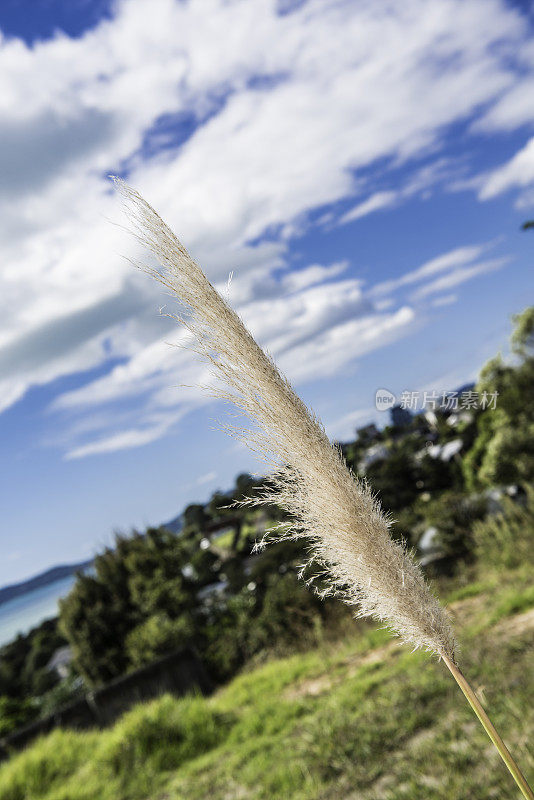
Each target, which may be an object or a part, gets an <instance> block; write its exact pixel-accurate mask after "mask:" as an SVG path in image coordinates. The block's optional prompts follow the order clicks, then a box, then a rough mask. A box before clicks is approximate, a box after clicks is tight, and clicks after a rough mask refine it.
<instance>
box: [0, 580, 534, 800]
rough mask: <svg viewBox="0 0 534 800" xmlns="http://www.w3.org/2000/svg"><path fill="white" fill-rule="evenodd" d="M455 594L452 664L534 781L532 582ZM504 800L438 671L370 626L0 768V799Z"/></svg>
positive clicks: (42, 745)
mask: <svg viewBox="0 0 534 800" xmlns="http://www.w3.org/2000/svg"><path fill="white" fill-rule="evenodd" d="M460 584H461V582H460ZM455 587H456V588H455V590H454V591H452V587H450V588H449V593H448V599H449V604H450V606H449V607H450V610H451V613H452V615H453V616H454V618H455V622H456V626H457V629H458V631H459V636H460V640H461V646H462V656H461V661H462V664H463V665H464V667H465V670H466V671H467V673H468V674H469V676H470V677H471V678H472V679H473V683H474V685H475V686H476V687H477V689H478V691H479V694H480V696H481V697H482V699H483V700H484V701H485V702H487V705H488V708H489V710H490V713H491V715H492V717H493V718H494V721H495V723H496V725H497V726H498V727H499V728H500V730H501V732H502V734H503V736H504V737H505V739H506V740H507V742H508V743H509V745H510V746H511V747H512V748H513V750H514V753H515V754H516V756H517V758H518V760H519V761H520V763H521V765H522V767H523V769H524V770H525V772H526V773H527V777H530V778H533V779H534V754H533V753H532V750H531V753H530V755H529V754H528V752H527V743H528V741H529V740H530V741H531V742H532V740H534V710H533V708H532V697H534V647H533V644H534V589H533V587H532V585H531V583H529V570H527V569H526V568H523V569H515V570H508V571H506V572H501V575H500V576H499V578H497V577H493V578H492V577H487V578H485V579H484V580H483V581H482V582H481V581H478V582H469V581H468V580H467V579H465V581H464V582H463V585H460V588H458V581H455ZM445 589H446V587H445ZM516 796H517V791H516V790H515V787H514V785H513V782H512V781H511V778H510V777H509V775H508V774H507V773H506V771H505V769H504V767H503V766H502V765H501V763H500V761H499V758H498V756H497V755H496V753H495V752H494V751H493V748H492V747H491V745H490V743H489V740H487V739H486V737H485V734H484V732H483V731H482V729H481V728H480V726H479V725H478V723H477V721H476V719H475V718H474V716H473V715H472V712H471V711H470V709H469V708H468V707H467V706H466V705H465V703H464V702H463V699H462V697H461V695H460V694H459V690H458V688H457V687H456V685H455V684H454V683H453V681H452V679H451V677H450V676H449V675H448V673H447V672H446V670H445V669H444V668H443V667H442V666H441V665H439V664H438V663H436V661H435V660H432V659H430V658H429V657H428V656H426V655H424V654H421V653H414V654H412V653H410V652H409V651H408V650H406V649H405V648H402V647H399V646H398V645H397V644H396V643H395V642H394V641H393V640H392V639H391V638H390V637H389V636H388V634H387V633H386V632H385V631H380V630H376V629H374V628H372V627H370V626H368V625H367V624H365V625H364V624H358V625H356V624H355V626H354V630H353V631H352V630H351V633H350V634H349V635H347V636H346V637H344V638H343V640H342V641H340V642H338V643H336V644H331V643H326V642H325V643H324V644H323V645H322V646H321V647H319V648H317V649H315V650H313V651H311V652H308V653H305V654H300V655H295V656H292V657H290V658H286V659H279V660H273V661H270V662H269V663H267V664H265V665H263V666H259V667H257V668H256V669H254V670H251V671H249V672H247V673H246V674H243V675H241V676H239V677H238V678H236V679H235V680H234V681H233V682H232V683H231V684H229V685H228V686H227V687H225V688H224V689H223V690H221V691H219V692H218V693H217V694H215V695H214V696H213V697H211V698H208V699H205V698H201V697H192V698H185V699H181V700H178V699H175V698H172V697H170V696H165V697H162V698H160V699H159V700H157V701H155V702H152V703H149V704H146V705H140V706H137V707H136V708H135V709H133V710H132V711H131V712H130V713H128V714H126V715H125V716H124V717H123V718H122V719H121V720H120V721H119V722H118V723H117V724H116V725H115V726H114V727H113V728H110V729H108V730H106V731H103V732H98V731H94V732H88V733H73V732H65V731H55V732H54V733H52V734H50V735H48V736H47V737H45V738H43V739H41V740H39V741H37V742H36V743H35V744H34V745H32V746H31V747H30V748H29V749H28V750H26V751H25V752H22V753H20V754H18V755H16V756H15V757H14V758H12V759H11V760H10V761H9V762H7V763H6V764H4V765H3V766H2V767H0V800H23V799H24V800H26V799H28V800H31V799H32V798H35V799H36V798H39V800H45V798H46V800H94V798H99V800H112V799H113V800H119V799H120V800H137V799H139V800H148V798H150V800H181V799H182V798H184V800H185V798H187V799H188V800H196V799H197V798H198V800H200V798H206V797H209V798H210V799H211V800H233V799H234V798H236V800H237V799H238V798H254V799H256V798H257V799H258V800H259V799H260V798H265V799H266V800H267V798H284V800H304V799H306V800H311V799H312V798H317V799H318V798H324V800H327V799H329V798H332V800H333V799H334V798H336V800H337V799H338V798H346V800H349V798H350V799H351V800H357V799H358V800H365V798H369V799H370V800H371V798H376V800H378V799H379V798H380V799H381V800H384V799H385V800H387V799H388V798H391V800H393V798H395V800H403V799H404V798H425V800H427V799H428V798H443V799H445V798H447V800H454V798H458V800H459V799H460V798H462V800H463V799H464V798H466V797H469V798H472V799H473V800H476V799H477V798H493V797H500V798H501V797H502V798H505V797H510V798H511V797H516Z"/></svg>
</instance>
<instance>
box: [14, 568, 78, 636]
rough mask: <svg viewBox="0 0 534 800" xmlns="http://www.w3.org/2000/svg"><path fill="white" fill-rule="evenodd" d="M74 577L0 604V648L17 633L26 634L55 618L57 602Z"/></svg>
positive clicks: (71, 576) (62, 579)
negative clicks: (43, 622)
mask: <svg viewBox="0 0 534 800" xmlns="http://www.w3.org/2000/svg"><path fill="white" fill-rule="evenodd" d="M74 581H75V577H74V575H68V576H67V577H66V578H60V579H59V580H57V581H54V583H49V584H48V586H41V587H40V588H39V589H34V590H33V591H31V592H28V593H27V594H24V595H22V596H21V597H15V598H13V599H12V600H8V601H7V602H5V603H1V604H0V646H1V645H3V644H6V642H10V641H11V639H14V638H15V636H16V635H17V634H18V633H27V632H28V631H29V630H31V628H34V627H35V626H36V625H38V624H39V623H40V622H42V621H43V620H45V619H49V618H50V617H55V616H57V613H58V600H59V599H60V598H61V597H65V595H66V594H68V593H69V591H70V589H71V586H72V585H73V583H74Z"/></svg>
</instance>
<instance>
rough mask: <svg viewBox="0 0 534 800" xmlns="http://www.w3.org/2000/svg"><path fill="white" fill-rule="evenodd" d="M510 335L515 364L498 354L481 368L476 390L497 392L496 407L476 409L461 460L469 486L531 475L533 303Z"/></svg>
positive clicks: (533, 456) (533, 455)
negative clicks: (470, 443)
mask: <svg viewBox="0 0 534 800" xmlns="http://www.w3.org/2000/svg"><path fill="white" fill-rule="evenodd" d="M514 323H515V330H514V332H513V334H512V337H511V345H512V352H513V353H514V354H515V356H516V363H512V364H507V363H505V362H504V361H503V359H502V357H501V356H497V357H496V358H493V359H491V360H490V361H489V362H488V363H487V364H486V365H485V366H484V367H483V369H482V371H481V373H480V378H479V381H478V384H477V387H476V389H477V391H478V393H479V396H480V397H482V396H483V395H484V393H485V394H486V396H488V397H489V396H491V395H493V394H495V393H496V397H497V403H496V408H495V409H493V408H487V409H485V410H484V411H479V413H478V416H477V420H476V422H477V435H476V437H475V440H474V443H473V446H472V448H471V449H470V451H469V452H468V453H467V455H466V457H465V459H464V474H465V479H466V483H467V486H468V488H470V489H471V490H474V489H477V488H481V487H484V486H492V485H499V484H510V483H519V484H523V483H530V482H532V481H533V480H534V393H533V391H532V387H533V386H534V355H533V345H534V342H533V337H534V307H530V308H527V309H526V310H525V311H524V312H523V313H522V314H519V315H517V316H516V317H514Z"/></svg>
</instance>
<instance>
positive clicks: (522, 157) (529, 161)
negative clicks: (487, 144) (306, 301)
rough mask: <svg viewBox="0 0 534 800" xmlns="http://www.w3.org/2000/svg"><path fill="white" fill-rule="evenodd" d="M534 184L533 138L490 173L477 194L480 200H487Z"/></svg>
mask: <svg viewBox="0 0 534 800" xmlns="http://www.w3.org/2000/svg"><path fill="white" fill-rule="evenodd" d="M532 183H534V137H533V138H532V139H530V140H529V141H528V143H527V144H526V145H525V147H523V149H522V150H520V151H519V152H518V153H516V154H515V156H514V157H513V158H512V159H510V161H508V162H507V163H506V164H504V165H503V166H501V167H499V168H498V169H496V170H495V171H494V172H492V173H491V174H490V175H489V177H488V178H487V179H486V180H485V182H484V184H483V185H482V188H481V190H480V192H479V197H480V199H481V200H489V199H490V198H492V197H495V196H496V195H498V194H501V193H502V192H505V191H507V190H508V189H511V188H513V187H515V186H521V187H524V186H529V185H530V184H532Z"/></svg>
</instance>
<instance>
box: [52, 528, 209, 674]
mask: <svg viewBox="0 0 534 800" xmlns="http://www.w3.org/2000/svg"><path fill="white" fill-rule="evenodd" d="M197 550H198V547H196V546H195V542H194V540H192V539H190V538H188V539H186V538H184V537H182V536H176V535H175V534H173V533H171V532H169V531H167V530H166V529H165V528H149V529H148V530H147V531H146V533H145V534H141V533H137V532H134V533H133V534H132V535H131V536H117V537H116V540H115V548H114V549H111V548H108V549H107V550H105V551H104V553H102V554H101V555H99V556H98V557H97V558H96V559H95V562H94V567H93V569H94V573H93V574H91V575H78V578H77V581H76V583H75V585H74V587H73V589H72V591H71V592H70V594H69V595H68V596H67V597H66V598H65V599H64V600H62V601H61V603H60V625H61V629H62V631H63V633H64V635H65V636H66V638H67V640H68V642H69V644H70V645H71V647H72V650H73V660H74V663H75V665H76V668H77V669H78V671H79V672H80V674H81V675H83V677H84V678H85V679H86V680H87V682H88V683H90V684H93V685H94V684H98V683H102V682H105V681H108V680H110V679H111V678H114V677H116V676H118V675H121V674H123V673H124V672H125V671H126V670H127V669H129V668H130V667H131V666H132V665H134V666H135V665H137V664H138V663H139V659H140V658H142V656H140V655H138V654H137V652H138V651H136V656H135V660H134V661H133V662H132V652H133V650H132V648H130V649H129V648H128V647H127V642H128V641H129V638H128V637H129V636H130V634H131V633H132V631H134V630H135V629H137V628H138V627H139V626H142V625H143V624H145V623H147V620H149V619H151V618H153V617H154V616H156V617H157V615H165V616H166V617H168V619H169V620H171V621H174V620H177V619H179V618H181V617H183V616H184V615H185V616H186V617H191V613H192V609H193V605H194V595H195V583H194V579H193V578H187V577H185V574H186V573H187V570H186V569H185V568H186V566H187V565H188V564H189V563H190V556H191V553H192V552H193V551H195V552H196V551H197ZM152 624H153V623H152ZM186 624H189V625H191V624H192V621H191V619H187V620H186V621H185V622H182V625H186ZM149 630H150V628H149ZM140 636H141V634H138V639H139V637H140ZM134 638H135V637H134ZM141 649H142V648H141V647H139V648H138V650H139V652H140V651H141Z"/></svg>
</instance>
